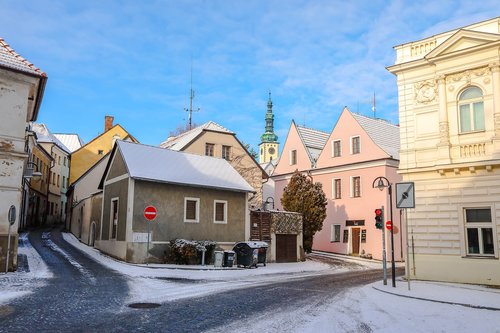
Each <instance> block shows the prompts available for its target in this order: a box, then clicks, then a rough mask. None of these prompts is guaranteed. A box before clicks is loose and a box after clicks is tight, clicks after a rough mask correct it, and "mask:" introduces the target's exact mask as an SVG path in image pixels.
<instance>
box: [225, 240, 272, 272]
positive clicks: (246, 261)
mask: <svg viewBox="0 0 500 333" xmlns="http://www.w3.org/2000/svg"><path fill="white" fill-rule="evenodd" d="M268 247H269V245H268V244H267V243H266V242H252V241H248V242H239V243H236V245H235V246H234V248H233V251H234V252H236V262H237V264H238V266H244V267H252V266H253V267H257V264H259V263H263V264H264V265H265V262H266V251H267V248H268Z"/></svg>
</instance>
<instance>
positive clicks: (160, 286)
mask: <svg viewBox="0 0 500 333" xmlns="http://www.w3.org/2000/svg"><path fill="white" fill-rule="evenodd" d="M63 238H64V239H65V240H66V241H67V242H68V243H70V244H71V245H73V246H74V247H76V248H78V249H80V250H81V251H83V252H84V253H86V254H87V255H89V256H90V257H92V258H93V259H94V260H96V261H98V262H100V263H101V264H103V265H105V266H107V267H109V268H111V269H113V270H115V271H118V272H120V273H121V274H124V275H126V276H129V277H130V279H129V288H130V295H129V302H165V301H171V300H175V299H180V298H186V297H194V296H204V295H208V294H212V293H216V292H221V291H225V290H231V289H238V288H242V287H245V286H250V285H252V286H255V285H262V284H266V283H271V282H274V281H278V280H285V279H296V278H302V277H307V276H315V275H320V274H325V273H330V274H333V273H341V272H346V271H348V269H347V268H333V267H332V266H330V265H328V264H325V263H320V262H317V261H312V260H307V261H305V262H302V263H268V264H267V265H266V266H262V265H259V267H258V268H257V269H255V268H253V269H243V268H236V267H233V268H219V269H216V268H215V267H213V266H211V265H210V266H209V265H207V266H206V267H205V268H201V267H200V266H184V265H182V266H180V265H160V264H150V265H138V264H129V263H124V262H122V261H118V260H115V259H113V258H111V257H109V256H106V255H104V254H102V253H101V252H100V251H99V250H97V249H95V248H92V247H89V246H87V245H85V244H83V243H81V242H80V241H79V240H78V239H77V238H76V237H74V236H73V235H72V234H69V233H63ZM362 264H363V265H366V267H372V265H374V264H373V263H368V262H367V263H362ZM378 267H379V268H380V264H378Z"/></svg>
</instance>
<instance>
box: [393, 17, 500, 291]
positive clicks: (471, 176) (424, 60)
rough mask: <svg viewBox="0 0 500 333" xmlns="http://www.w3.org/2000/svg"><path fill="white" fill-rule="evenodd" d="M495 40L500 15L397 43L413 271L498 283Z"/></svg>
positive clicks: (498, 43) (498, 59)
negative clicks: (411, 199) (411, 192)
mask: <svg viewBox="0 0 500 333" xmlns="http://www.w3.org/2000/svg"><path fill="white" fill-rule="evenodd" d="M499 48H500V18H495V19H491V20H488V21H485V22H480V23H476V24H472V25H470V26H466V27H463V28H460V29H456V30H452V31H448V32H444V33H441V34H438V35H435V36H432V37H429V38H425V39H422V40H418V41H414V42H410V43H406V44H402V45H399V46H396V47H395V50H396V63H395V65H393V66H390V67H389V68H388V70H389V71H390V72H391V73H393V74H395V75H396V76H397V84H398V93H399V116H400V134H401V151H400V165H399V172H400V173H401V174H402V176H403V179H404V181H411V182H414V183H415V201H416V207H415V209H409V210H408V212H407V213H408V225H409V231H410V241H411V239H412V238H413V239H414V249H415V250H414V258H415V262H414V263H413V262H412V263H411V265H410V267H412V269H411V275H412V277H414V278H417V279H424V280H439V281H451V282H462V283H480V284H489V285H500V262H499V239H500V53H499ZM412 257H413V256H412V254H410V256H409V258H410V260H411V258H412Z"/></svg>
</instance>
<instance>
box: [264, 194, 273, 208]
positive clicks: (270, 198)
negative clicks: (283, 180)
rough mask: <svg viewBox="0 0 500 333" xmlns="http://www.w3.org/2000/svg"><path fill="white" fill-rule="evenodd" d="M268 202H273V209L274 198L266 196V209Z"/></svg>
mask: <svg viewBox="0 0 500 333" xmlns="http://www.w3.org/2000/svg"><path fill="white" fill-rule="evenodd" d="M268 204H273V209H274V198H273V197H267V199H266V202H264V208H265V210H268V209H267V205H268Z"/></svg>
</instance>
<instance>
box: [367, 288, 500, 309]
mask: <svg viewBox="0 0 500 333" xmlns="http://www.w3.org/2000/svg"><path fill="white" fill-rule="evenodd" d="M372 288H373V289H375V290H377V291H380V292H383V293H386V294H389V295H394V296H399V297H405V298H411V299H416V300H419V301H427V302H434V303H442V304H449V305H459V306H463V307H466V308H472V309H480V310H490V311H500V308H494V307H490V306H482V305H472V304H465V303H455V302H448V301H438V300H435V299H429V298H423V297H416V296H407V295H401V294H397V293H392V292H390V291H386V290H382V289H379V288H377V287H374V286H372Z"/></svg>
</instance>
